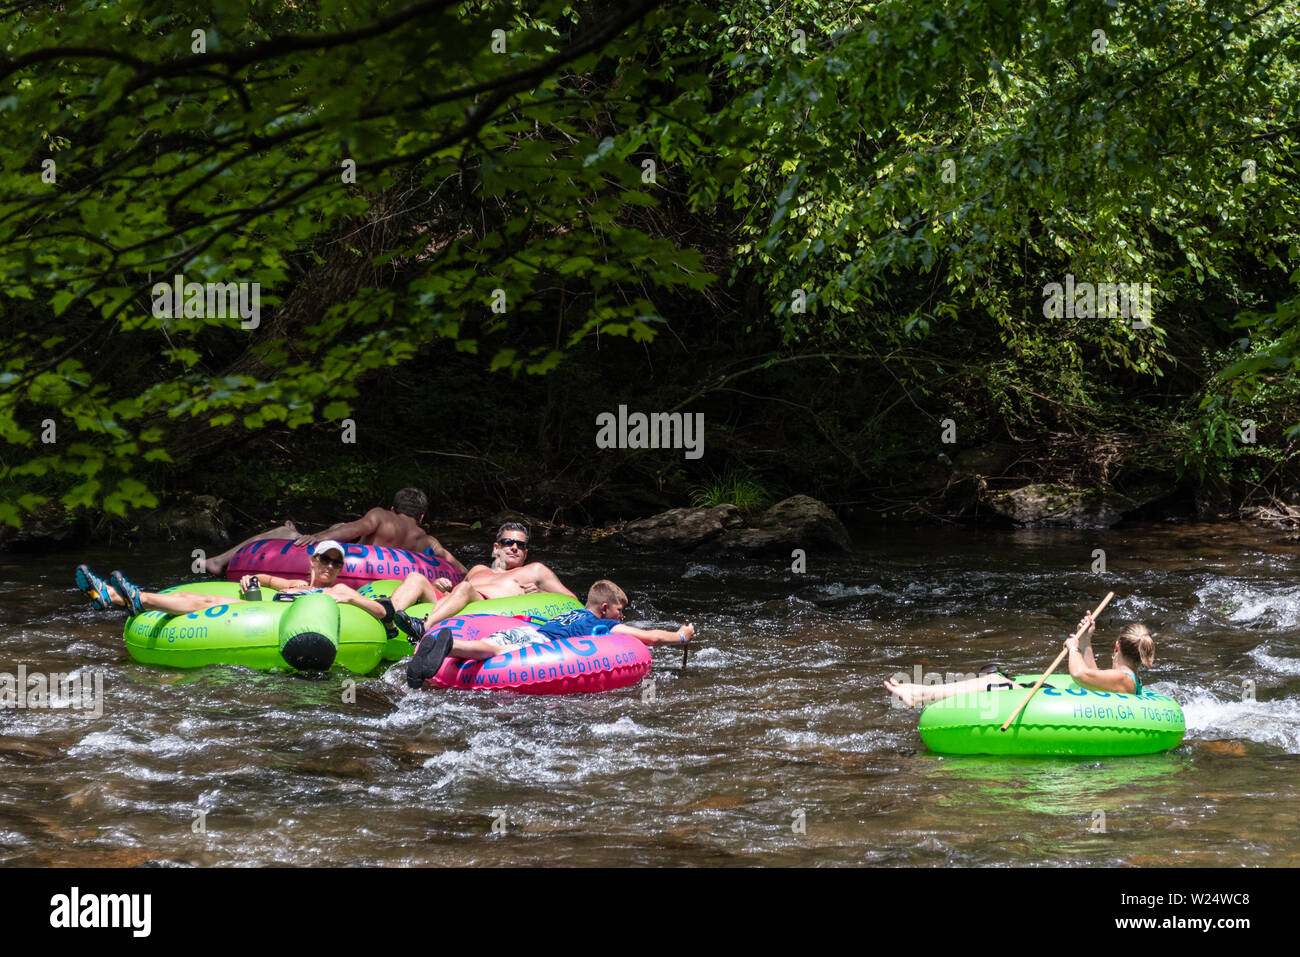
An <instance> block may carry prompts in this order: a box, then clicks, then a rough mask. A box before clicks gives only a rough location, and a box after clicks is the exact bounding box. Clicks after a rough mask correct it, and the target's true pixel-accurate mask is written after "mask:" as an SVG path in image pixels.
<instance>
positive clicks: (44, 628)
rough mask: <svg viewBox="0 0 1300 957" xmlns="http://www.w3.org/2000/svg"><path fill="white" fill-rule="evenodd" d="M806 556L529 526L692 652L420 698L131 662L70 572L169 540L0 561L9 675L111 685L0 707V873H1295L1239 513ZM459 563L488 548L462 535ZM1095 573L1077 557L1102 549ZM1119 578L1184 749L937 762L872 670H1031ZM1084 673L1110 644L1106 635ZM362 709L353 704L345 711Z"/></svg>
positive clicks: (1253, 544)
mask: <svg viewBox="0 0 1300 957" xmlns="http://www.w3.org/2000/svg"><path fill="white" fill-rule="evenodd" d="M859 543H860V548H859V550H858V552H857V553H856V554H854V555H852V556H850V557H838V558H837V557H831V556H828V555H823V554H820V553H819V552H818V551H817V550H815V549H813V550H810V551H809V554H808V556H807V571H806V573H802V574H795V573H793V572H792V571H791V570H790V567H789V565H788V564H784V565H783V564H782V563H780V562H778V561H766V562H753V561H745V560H730V559H727V560H724V559H711V558H700V557H689V556H687V557H682V556H678V555H661V554H651V553H648V552H646V551H640V550H631V549H625V548H623V547H621V546H617V545H610V544H604V545H576V544H559V545H549V544H546V543H542V542H540V541H539V545H541V546H542V547H540V548H538V549H536V550H535V552H534V554H533V556H532V557H533V558H535V559H538V560H541V561H545V562H546V563H547V564H549V565H550V566H551V567H552V568H553V569H554V570H555V571H556V572H557V573H558V574H559V575H560V577H561V578H562V579H563V580H564V581H565V582H566V584H568V585H569V586H570V587H571V588H573V589H574V590H575V591H577V592H579V593H582V592H584V591H585V589H586V586H587V585H588V584H589V583H590V582H591V581H592V580H594V579H596V578H599V577H606V576H608V577H611V578H613V579H614V580H615V581H617V582H618V583H619V584H620V585H622V586H623V587H624V589H625V590H627V591H628V593H629V595H630V596H631V599H632V604H631V606H630V609H629V613H628V617H627V620H628V621H629V622H630V623H658V624H661V625H668V624H673V625H675V624H676V623H677V622H679V621H680V620H682V619H685V618H690V619H691V620H693V621H695V622H697V623H698V624H699V625H700V627H701V634H700V636H699V638H698V639H697V643H696V644H695V645H694V646H693V648H692V651H691V654H690V658H689V662H688V664H687V666H686V668H685V671H684V672H683V670H682V654H681V651H680V650H678V649H676V648H660V649H656V650H655V651H654V658H655V666H654V670H653V672H652V673H651V677H652V679H653V688H651V686H650V685H649V684H647V685H644V686H641V687H634V688H628V689H625V690H622V691H614V692H608V693H605V694H598V695H579V696H572V697H558V698H556V697H551V698H543V697H528V696H521V695H514V694H510V693H503V692H462V691H443V692H436V693H434V692H410V693H408V692H407V690H406V688H405V684H404V681H403V666H402V665H399V664H388V665H385V666H384V667H383V668H382V669H381V670H380V671H378V672H376V673H374V674H372V675H369V676H366V677H359V678H357V681H356V686H355V692H354V693H349V689H350V688H351V685H349V684H348V682H347V679H348V677H349V676H348V675H347V674H345V673H341V672H331V673H330V674H329V675H327V676H325V677H323V678H317V679H314V680H309V679H307V678H304V677H297V676H292V675H287V674H271V673H258V672H253V671H249V670H248V669H245V668H239V667H210V668H203V669H199V670H196V671H188V672H183V671H174V670H168V669H164V668H159V667H153V666H146V665H140V664H136V663H135V662H133V661H131V660H130V659H129V658H128V657H127V656H126V654H125V651H124V649H123V645H122V640H121V633H122V622H123V613H122V612H120V611H116V612H96V611H94V610H93V609H92V608H91V607H90V605H89V603H88V602H86V601H84V600H82V599H81V598H80V597H79V595H78V593H77V592H76V591H75V589H74V588H73V587H72V581H71V580H72V570H73V568H74V567H75V565H76V564H77V562H79V561H88V562H89V563H90V564H91V566H92V567H94V568H96V569H97V570H99V571H101V572H102V573H106V572H107V571H109V570H111V569H112V568H115V567H123V568H125V569H126V570H127V572H128V573H129V574H131V575H132V577H133V578H135V579H136V580H137V581H139V582H141V583H142V584H143V585H145V587H154V588H157V587H162V586H164V585H168V584H175V583H176V582H178V581H180V580H182V579H187V578H190V579H192V578H193V577H194V576H191V575H188V574H187V571H186V569H187V567H188V564H189V561H190V559H189V550H188V548H182V547H180V546H179V545H172V546H158V547H155V548H154V549H153V550H152V551H150V552H148V553H146V552H144V551H140V552H137V553H135V554H131V553H126V554H123V553H122V552H120V551H119V552H113V551H110V550H108V549H105V548H93V549H87V550H85V551H83V552H78V553H76V554H65V555H43V556H40V557H39V558H32V557H26V556H21V555H12V554H0V671H3V672H7V673H11V674H16V673H17V669H18V667H19V666H25V667H26V669H27V671H28V673H29V674H30V673H36V672H41V673H46V674H48V673H51V672H59V673H69V672H72V673H78V674H81V675H82V676H83V677H86V678H89V677H90V676H91V675H93V674H95V673H98V674H99V675H102V680H103V694H102V701H101V704H102V709H100V710H101V711H102V713H101V714H99V715H95V714H93V713H92V712H90V711H87V710H76V709H73V708H72V707H61V708H53V709H41V708H26V709H6V710H3V711H0V862H3V863H6V864H23V865H41V866H44V865H73V864H75V865H83V866H85V865H91V866H93V865H135V864H143V863H150V862H154V863H167V864H185V865H230V864H236V865H256V864H276V863H291V864H305V865H373V864H385V865H391V864H419V865H426V864H457V865H469V864H572V865H624V864H647V865H679V864H686V865H698V864H703V865H720V864H722V865H725V864H744V865H754V864H767V865H809V864H841V865H842V864H863V863H866V864H879V865H953V864H956V865H1023V864H1045V865H1062V866H1067V865H1084V864H1087V865H1118V864H1127V865H1227V866H1233V865H1269V866H1273V865H1291V866H1295V865H1297V864H1300V820H1298V818H1300V800H1298V798H1300V583H1298V582H1297V580H1296V576H1295V570H1296V568H1297V551H1298V550H1300V543H1297V541H1296V540H1295V539H1294V538H1292V537H1289V536H1288V535H1287V534H1286V533H1283V532H1279V531H1272V530H1267V529H1255V528H1245V527H1240V526H1232V525H1224V526H1217V525H1199V526H1158V527H1142V528H1130V529H1124V530H1115V531H1101V532H1080V531H1055V530H1052V531H1046V530H1043V531H987V532H980V531H970V530H929V529H921V530H917V529H906V530H893V531H890V532H888V533H881V534H878V535H876V536H869V535H864V536H861V537H860V538H859ZM449 544H450V545H451V546H452V547H453V550H455V551H457V552H458V553H461V556H462V558H468V559H470V560H482V558H483V557H484V554H485V552H486V549H484V548H480V547H476V546H477V545H478V544H479V543H478V542H477V541H476V542H473V543H469V542H462V543H460V544H461V545H462V547H459V548H458V547H457V543H456V542H455V541H451V542H449ZM1098 548H1100V549H1103V550H1104V551H1105V558H1106V565H1107V571H1106V573H1105V574H1096V573H1094V572H1093V571H1092V566H1093V564H1094V561H1095V559H1096V557H1095V555H1094V549H1098ZM1108 589H1109V590H1114V591H1115V592H1116V599H1115V601H1114V602H1113V603H1112V605H1111V610H1110V611H1109V612H1108V613H1106V614H1104V615H1103V619H1102V627H1101V629H1100V630H1099V632H1098V637H1097V639H1096V645H1097V647H1098V648H1099V649H1100V650H1104V651H1107V652H1108V650H1109V648H1110V647H1111V644H1112V643H1113V638H1114V634H1115V632H1116V631H1117V630H1118V627H1119V625H1120V623H1122V622H1124V621H1128V620H1133V619H1140V620H1144V621H1147V622H1148V623H1150V624H1152V625H1153V627H1154V629H1155V631H1156V635H1157V660H1156V664H1155V667H1154V668H1151V669H1147V670H1146V671H1145V673H1144V674H1143V680H1144V683H1146V684H1147V685H1148V686H1150V687H1151V688H1152V689H1153V690H1155V691H1159V692H1162V693H1165V694H1169V695H1172V696H1173V697H1175V698H1176V699H1178V700H1179V701H1180V702H1181V703H1182V705H1183V708H1184V710H1185V712H1186V716H1187V737H1186V740H1185V742H1184V744H1183V745H1182V747H1180V748H1178V749H1176V750H1174V751H1171V752H1168V753H1164V754H1157V755H1150V756H1146V757H1128V758H1106V759H1097V758H1035V757H1017V758H1005V757H950V756H942V755H938V754H934V753H931V752H929V751H928V750H926V748H925V747H924V745H923V744H922V743H921V741H920V739H919V738H918V736H917V733H916V718H917V712H916V711H914V710H908V709H905V708H900V707H894V706H892V705H891V699H890V698H889V696H888V695H887V694H886V693H885V692H884V691H883V690H882V688H881V682H882V681H883V680H884V679H885V678H887V677H889V676H891V675H893V674H895V673H897V672H906V673H908V674H909V675H910V674H912V673H913V670H914V668H916V667H918V666H919V667H920V668H921V669H922V670H924V671H927V672H932V671H939V672H953V673H971V672H973V671H975V670H977V669H978V668H979V667H980V666H981V665H982V664H984V663H986V662H989V661H995V660H996V661H999V662H1001V663H1003V664H1004V665H1006V666H1009V667H1011V668H1014V669H1016V670H1021V671H1041V670H1042V669H1043V668H1044V667H1045V666H1046V665H1047V664H1048V663H1050V662H1051V661H1052V659H1054V658H1055V657H1056V655H1057V653H1058V652H1059V651H1060V648H1061V641H1062V639H1063V638H1064V637H1065V635H1066V634H1067V633H1068V632H1069V631H1071V630H1072V629H1073V626H1074V624H1075V623H1076V622H1077V621H1078V619H1079V617H1080V615H1081V612H1082V611H1083V610H1084V609H1085V608H1091V607H1092V606H1093V605H1095V604H1096V603H1097V602H1098V601H1099V600H1100V598H1101V596H1102V595H1104V593H1105V592H1106V591H1107V590H1108ZM1100 657H1101V661H1102V663H1103V664H1104V663H1105V662H1107V661H1108V660H1109V659H1108V654H1102V655H1101V656H1100ZM349 699H355V700H349Z"/></svg>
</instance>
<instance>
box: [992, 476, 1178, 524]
mask: <svg viewBox="0 0 1300 957" xmlns="http://www.w3.org/2000/svg"><path fill="white" fill-rule="evenodd" d="M1164 494H1166V490H1165V489H1163V488H1160V487H1157V486H1151V487H1143V488H1139V489H1135V490H1133V491H1131V492H1128V493H1125V492H1119V491H1116V490H1114V489H1096V488H1077V487H1075V486H1071V485H1060V484H1054V483H1049V482H1040V483H1037V484H1032V485H1025V486H1022V487H1021V488H1017V489H1011V490H1009V491H990V490H985V491H984V492H983V494H982V496H981V498H982V501H983V504H985V505H986V506H988V507H989V508H991V509H993V511H995V512H997V513H998V514H999V515H1001V516H1003V517H1004V518H1008V519H1010V520H1011V521H1013V522H1015V523H1016V524H1018V525H1065V526H1068V527H1071V528H1109V527H1110V526H1112V525H1114V524H1115V523H1116V522H1118V521H1119V520H1120V519H1121V518H1123V516H1124V514H1125V513H1126V512H1132V511H1134V510H1136V509H1138V508H1141V507H1142V506H1143V505H1146V504H1148V503H1149V502H1153V501H1155V500H1156V499H1158V498H1160V497H1161V496H1162V495H1164Z"/></svg>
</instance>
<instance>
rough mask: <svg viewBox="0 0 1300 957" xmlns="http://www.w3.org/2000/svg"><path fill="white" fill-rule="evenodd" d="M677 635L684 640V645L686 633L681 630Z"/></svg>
mask: <svg viewBox="0 0 1300 957" xmlns="http://www.w3.org/2000/svg"><path fill="white" fill-rule="evenodd" d="M677 637H678V638H680V639H681V640H682V644H683V645H684V644H686V635H685V633H684V632H681V631H679V632H677Z"/></svg>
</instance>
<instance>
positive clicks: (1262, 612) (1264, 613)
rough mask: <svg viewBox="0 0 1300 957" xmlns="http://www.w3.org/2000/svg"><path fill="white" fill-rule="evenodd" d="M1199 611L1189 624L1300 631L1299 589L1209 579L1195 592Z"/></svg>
mask: <svg viewBox="0 0 1300 957" xmlns="http://www.w3.org/2000/svg"><path fill="white" fill-rule="evenodd" d="M1196 597H1197V599H1198V600H1199V601H1200V607H1198V608H1196V609H1195V610H1193V612H1192V616H1191V618H1192V623H1193V624H1199V623H1202V622H1204V621H1207V620H1208V621H1210V622H1215V623H1220V624H1232V625H1237V626H1241V625H1249V626H1250V627H1252V628H1258V629H1260V630H1264V631H1294V630H1295V629H1296V628H1297V627H1300V586H1293V587H1285V586H1280V585H1275V584H1271V583H1258V584H1257V583H1254V582H1242V581H1241V580H1240V579H1230V578H1217V577H1216V578H1212V579H1211V580H1210V581H1208V582H1206V584H1204V585H1202V586H1201V587H1200V588H1198V589H1197V590H1196Z"/></svg>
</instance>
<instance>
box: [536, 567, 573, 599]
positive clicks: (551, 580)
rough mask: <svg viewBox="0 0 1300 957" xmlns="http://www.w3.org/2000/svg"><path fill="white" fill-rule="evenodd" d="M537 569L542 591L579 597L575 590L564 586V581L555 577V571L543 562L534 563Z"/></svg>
mask: <svg viewBox="0 0 1300 957" xmlns="http://www.w3.org/2000/svg"><path fill="white" fill-rule="evenodd" d="M533 567H535V568H536V569H537V578H536V579H535V580H536V582H537V587H538V588H539V589H541V590H542V591H550V592H555V593H556V594H558V595H568V596H569V597H570V598H577V597H578V596H577V595H575V594H574V593H573V592H571V591H569V589H567V588H565V587H564V583H563V582H561V581H560V580H559V579H558V578H556V577H555V572H553V571H551V570H550V569H549V568H547V567H546V566H545V565H543V564H542V563H541V562H536V563H534V566H533Z"/></svg>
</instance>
